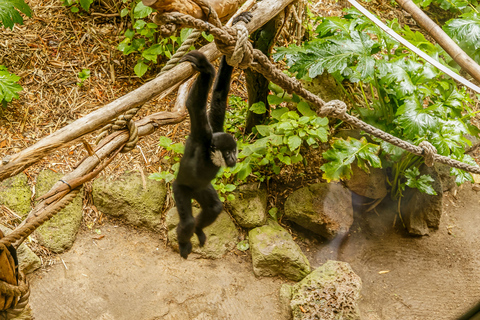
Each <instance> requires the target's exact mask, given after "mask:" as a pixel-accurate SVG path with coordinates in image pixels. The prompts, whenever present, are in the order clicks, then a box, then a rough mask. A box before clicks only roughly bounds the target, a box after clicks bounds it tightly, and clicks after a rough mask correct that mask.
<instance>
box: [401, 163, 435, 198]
mask: <svg viewBox="0 0 480 320" xmlns="http://www.w3.org/2000/svg"><path fill="white" fill-rule="evenodd" d="M418 176H420V171H419V170H418V168H417V167H413V168H411V169H407V170H405V177H406V178H407V181H406V185H407V186H409V187H410V188H416V189H418V190H420V191H421V192H423V193H426V194H429V195H437V193H436V192H435V189H433V187H432V182H433V181H434V180H433V178H432V177H431V176H429V175H426V174H424V175H421V176H420V177H418ZM417 177H418V178H417Z"/></svg>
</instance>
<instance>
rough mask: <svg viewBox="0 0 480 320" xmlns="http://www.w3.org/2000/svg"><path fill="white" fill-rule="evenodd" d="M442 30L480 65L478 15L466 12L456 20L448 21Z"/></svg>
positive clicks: (479, 21) (479, 18) (479, 16)
mask: <svg viewBox="0 0 480 320" xmlns="http://www.w3.org/2000/svg"><path fill="white" fill-rule="evenodd" d="M443 30H444V31H445V32H446V33H447V34H448V35H449V36H450V37H451V38H452V39H454V40H455V41H456V42H457V43H458V45H459V46H460V47H461V48H462V49H463V50H464V51H465V53H467V54H468V55H469V56H470V57H471V58H472V59H473V60H475V61H476V62H477V63H480V15H479V14H478V13H477V12H468V13H465V14H463V15H461V16H460V18H458V19H452V20H450V21H448V22H447V23H446V24H445V25H444V26H443Z"/></svg>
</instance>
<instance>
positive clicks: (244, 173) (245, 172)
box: [237, 164, 252, 180]
mask: <svg viewBox="0 0 480 320" xmlns="http://www.w3.org/2000/svg"><path fill="white" fill-rule="evenodd" d="M250 173H252V167H251V166H250V164H244V165H243V167H242V169H240V171H239V172H238V174H237V178H238V179H239V180H245V179H246V178H247V177H248V176H249V175H250Z"/></svg>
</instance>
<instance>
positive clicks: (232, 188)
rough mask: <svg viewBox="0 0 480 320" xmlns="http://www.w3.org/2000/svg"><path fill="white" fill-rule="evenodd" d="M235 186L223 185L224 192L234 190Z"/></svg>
mask: <svg viewBox="0 0 480 320" xmlns="http://www.w3.org/2000/svg"><path fill="white" fill-rule="evenodd" d="M236 188H237V187H236V186H235V185H234V184H227V185H226V186H225V192H232V191H233V190H235V189H236Z"/></svg>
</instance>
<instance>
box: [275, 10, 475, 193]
mask: <svg viewBox="0 0 480 320" xmlns="http://www.w3.org/2000/svg"><path fill="white" fill-rule="evenodd" d="M346 11H347V14H346V15H345V16H344V17H343V18H339V17H330V18H322V19H321V21H320V23H319V24H318V26H317V27H316V30H315V31H316V33H317V35H316V38H315V39H313V40H311V41H308V42H306V43H305V44H304V45H303V46H302V47H298V46H296V45H292V46H290V47H288V48H277V52H276V53H275V54H274V58H275V59H276V60H280V59H285V60H286V62H287V65H288V66H290V69H289V71H290V72H292V73H295V75H296V76H297V78H303V79H306V80H308V79H310V78H313V77H316V76H317V75H320V74H322V73H323V72H325V71H326V72H328V73H330V74H332V75H333V76H334V78H335V79H336V80H337V81H338V83H340V84H342V83H344V81H349V82H351V83H353V84H354V85H353V87H354V88H356V90H350V91H349V90H347V89H348V88H347V87H345V88H344V89H345V92H346V93H347V94H348V95H349V98H350V99H349V100H350V101H351V102H352V103H353V109H352V113H353V114H355V115H356V116H358V117H359V118H361V119H362V120H364V121H365V122H367V123H369V124H371V125H373V126H375V127H377V128H380V129H382V130H384V131H386V132H388V133H390V134H392V135H394V136H397V137H399V138H402V139H403V140H407V141H410V142H412V143H414V144H418V143H420V142H421V141H423V140H427V141H430V142H431V143H432V144H433V145H434V146H435V147H436V148H437V150H438V153H439V154H442V155H444V156H450V157H452V158H456V159H462V160H461V161H468V159H467V158H465V157H464V156H463V154H464V152H465V147H466V146H467V145H468V144H469V141H468V140H467V139H466V138H465V137H464V135H465V134H472V135H475V134H476V133H478V129H476V128H475V127H474V126H472V125H471V124H470V119H471V118H472V117H473V116H474V115H475V112H473V110H472V106H473V102H472V100H471V99H470V97H469V95H468V94H467V92H466V90H465V88H458V87H457V85H456V83H455V82H454V81H453V80H452V79H450V78H448V77H447V76H445V75H444V74H442V73H441V72H439V71H438V70H437V69H435V68H434V67H432V66H431V65H430V64H427V63H425V62H424V61H423V60H421V59H419V58H418V57H417V56H416V55H414V54H412V53H410V52H409V51H408V50H407V48H405V47H403V46H402V45H401V44H399V43H397V42H396V41H395V40H393V39H392V38H390V37H389V36H388V35H387V34H386V33H385V32H383V31H382V30H380V29H379V28H378V27H377V26H375V25H374V24H373V23H371V22H370V21H369V20H367V19H366V18H365V17H363V16H362V15H360V14H359V13H358V12H357V11H356V10H353V9H349V10H346ZM470 16H475V15H474V14H471V15H470ZM387 24H389V26H390V27H392V28H393V29H394V30H396V31H397V32H399V33H401V34H403V36H404V37H405V38H406V39H407V40H409V41H410V42H412V43H413V44H415V45H417V46H418V47H420V48H421V49H422V50H424V51H425V52H427V53H428V54H429V55H430V56H432V57H433V58H434V59H437V60H438V61H440V62H442V63H444V64H447V63H448V62H450V58H449V57H448V55H447V54H445V52H444V51H443V50H442V49H441V48H440V47H438V46H436V45H433V44H432V43H430V42H429V41H427V40H426V39H425V37H424V36H423V35H422V34H420V33H418V32H413V31H412V30H411V29H410V28H408V27H405V28H404V29H401V28H400V27H399V25H398V23H397V22H396V21H390V22H389V21H387ZM470 24H471V25H470V26H468V27H467V26H466V25H465V24H459V23H457V24H456V25H455V24H454V25H455V26H457V27H456V29H455V30H456V32H457V36H458V37H459V38H462V39H465V41H467V34H468V36H469V37H470V39H468V40H471V41H472V43H471V44H470V46H471V47H472V48H477V47H480V45H479V44H478V39H476V31H475V28H476V27H477V25H475V24H474V23H473V20H472V22H471V23H470ZM460 25H461V26H462V28H463V29H462V28H460ZM473 42H475V45H474V44H473ZM350 87H351V86H350ZM352 91H353V92H352ZM355 101H363V103H357V102H355ZM373 140H374V143H367V142H366V141H363V145H362V146H363V147H365V148H366V149H367V150H368V152H367V153H366V154H363V155H364V156H367V155H368V156H370V158H369V159H368V160H367V159H365V158H362V157H361V156H360V155H359V154H357V153H356V152H357V151H359V150H360V141H362V140H360V141H358V140H355V139H349V140H347V141H344V140H341V139H340V140H334V141H333V143H332V149H331V150H329V151H327V152H326V153H324V157H325V159H327V160H328V161H329V163H327V164H325V165H324V166H322V169H323V170H324V171H325V173H324V178H326V179H327V180H338V179H348V178H349V177H350V175H351V166H350V165H351V163H352V162H353V160H355V159H357V161H358V164H359V166H360V167H362V168H363V169H364V170H365V169H367V168H368V167H366V166H365V165H364V164H365V163H368V164H369V165H370V166H372V167H378V166H379V165H380V163H381V164H382V166H383V167H391V168H392V177H391V180H390V181H389V182H390V184H391V186H392V197H393V198H399V197H401V196H402V191H403V189H404V186H405V184H407V183H408V185H411V186H413V187H416V188H418V189H419V190H421V191H423V192H431V190H430V189H428V188H427V187H426V185H427V184H428V179H426V178H424V177H420V178H418V179H417V178H414V177H413V176H412V172H416V171H412V170H415V169H418V167H419V166H420V165H421V164H422V163H423V159H422V158H421V157H417V156H412V155H411V154H408V153H406V152H404V151H403V150H401V149H399V148H395V147H393V146H391V145H390V144H388V143H386V142H383V141H381V140H378V139H373ZM367 145H368V147H367ZM379 151H380V152H379ZM380 160H381V161H380ZM452 174H456V175H460V176H461V177H462V178H460V179H457V182H460V181H467V180H469V179H471V176H470V174H469V173H464V172H461V170H452Z"/></svg>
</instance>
